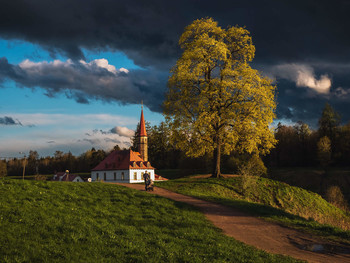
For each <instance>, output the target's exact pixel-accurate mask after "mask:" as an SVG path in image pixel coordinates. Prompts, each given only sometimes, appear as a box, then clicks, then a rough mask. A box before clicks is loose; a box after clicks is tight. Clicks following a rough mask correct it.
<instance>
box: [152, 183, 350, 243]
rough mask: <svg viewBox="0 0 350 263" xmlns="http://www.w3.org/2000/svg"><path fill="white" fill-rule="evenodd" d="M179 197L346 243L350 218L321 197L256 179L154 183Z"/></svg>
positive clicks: (285, 185)
mask: <svg viewBox="0 0 350 263" xmlns="http://www.w3.org/2000/svg"><path fill="white" fill-rule="evenodd" d="M156 184H157V186H159V187H163V188H166V189H169V190H171V191H175V192H178V193H181V194H185V195H189V196H193V197H197V198H201V199H205V200H209V201H213V202H218V203H221V204H224V205H228V206H233V207H235V208H238V209H240V210H242V211H244V212H247V213H250V214H252V215H255V216H259V217H262V218H264V219H266V220H269V221H274V222H277V223H280V224H282V225H286V226H289V227H293V228H297V229H302V230H304V231H308V232H312V233H317V234H319V235H322V236H325V237H328V238H332V239H337V240H339V239H340V240H341V241H345V242H347V240H349V239H350V231H349V230H350V217H349V215H348V214H347V213H346V212H344V211H343V210H341V209H339V208H336V207H334V206H333V205H331V204H330V203H328V202H327V201H325V200H324V199H323V198H322V197H321V196H320V195H318V194H315V193H313V192H310V191H307V190H304V189H302V188H299V187H293V186H290V185H288V184H286V183H281V182H278V181H274V180H270V179H267V178H258V177H249V176H247V177H233V178H226V179H214V178H207V179H206V178H204V179H198V178H183V179H177V180H171V181H166V182H160V183H156Z"/></svg>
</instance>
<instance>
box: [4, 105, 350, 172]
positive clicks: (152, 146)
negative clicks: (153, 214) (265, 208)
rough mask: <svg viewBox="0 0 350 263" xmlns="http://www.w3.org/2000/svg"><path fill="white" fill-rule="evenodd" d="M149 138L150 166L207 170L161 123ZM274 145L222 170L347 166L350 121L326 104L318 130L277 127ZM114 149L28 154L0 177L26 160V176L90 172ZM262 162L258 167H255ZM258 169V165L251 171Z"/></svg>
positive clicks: (233, 155)
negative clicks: (251, 165) (249, 165)
mask: <svg viewBox="0 0 350 263" xmlns="http://www.w3.org/2000/svg"><path fill="white" fill-rule="evenodd" d="M146 129H147V134H148V152H149V159H150V162H151V164H152V165H153V166H154V167H156V168H157V169H182V170H189V171H195V172H210V171H211V169H212V159H213V155H212V154H205V155H204V156H202V157H197V158H192V157H188V156H187V155H186V152H185V151H184V150H180V149H178V148H177V147H176V144H175V143H174V142H173V141H172V140H171V129H170V127H169V125H167V123H165V122H161V123H160V124H159V125H154V126H152V125H150V123H149V122H146ZM137 131H138V129H136V132H135V135H134V137H133V138H132V139H131V140H132V146H131V149H132V150H134V151H137V136H138V134H137ZM275 138H276V140H277V144H276V146H275V148H274V149H272V150H271V152H270V154H267V155H265V156H261V158H262V160H263V162H264V163H263V164H261V163H262V162H261V160H260V159H259V158H260V157H258V159H257V157H256V155H253V154H247V153H243V154H242V153H240V152H238V151H235V150H233V151H231V152H230V154H227V155H223V157H222V160H221V162H222V163H221V165H222V170H223V172H225V173H237V172H238V171H239V169H240V166H242V165H243V164H247V163H248V162H249V161H250V160H253V162H254V164H257V163H258V165H260V167H261V166H264V165H265V166H268V167H297V166H298V167H307V166H322V167H324V168H326V167H330V166H348V165H349V161H350V123H348V124H345V125H341V119H340V115H339V114H338V113H337V112H336V111H335V110H334V109H333V108H332V107H331V106H330V105H329V104H326V105H325V107H324V109H323V112H322V115H321V116H320V119H319V128H318V129H316V130H313V129H311V128H310V127H309V126H308V125H307V124H306V123H302V122H298V123H296V124H295V125H293V126H288V125H283V124H281V123H279V124H278V125H277V127H276V128H275ZM112 150H120V147H119V146H118V145H115V146H114V148H113V149H111V150H110V151H105V150H102V149H97V150H96V149H95V148H92V149H90V150H87V151H86V152H84V153H82V154H81V155H79V156H74V155H73V154H72V153H71V152H68V153H64V152H62V151H56V152H55V153H54V155H53V156H46V157H40V156H39V154H38V152H37V151H35V150H31V151H30V152H29V155H28V156H27V157H26V159H23V158H14V159H11V160H7V161H1V162H0V176H1V175H5V174H7V175H9V176H18V175H21V174H22V172H23V164H24V162H25V166H26V168H25V169H26V172H25V173H26V175H35V174H53V173H55V172H57V171H65V170H69V171H71V172H81V173H83V172H90V171H91V169H92V168H94V167H95V166H96V165H97V164H98V163H99V162H101V161H102V160H103V159H104V158H105V157H106V156H107V155H108V154H109V153H110V152H111V151H112ZM259 162H260V164H259ZM254 169H256V167H255V168H254Z"/></svg>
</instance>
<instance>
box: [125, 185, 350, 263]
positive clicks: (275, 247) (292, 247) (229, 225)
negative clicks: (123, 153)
mask: <svg viewBox="0 0 350 263" xmlns="http://www.w3.org/2000/svg"><path fill="white" fill-rule="evenodd" d="M118 185H123V186H126V187H129V188H132V189H137V190H141V191H145V188H144V186H143V185H141V184H119V183H118ZM150 193H153V194H157V195H160V196H163V197H166V198H169V199H172V200H175V201H179V202H184V203H187V204H190V205H193V206H195V207H198V208H199V209H200V210H201V211H202V212H203V213H204V214H205V216H206V217H207V218H208V219H209V220H210V221H211V222H213V224H214V225H215V226H216V227H218V228H221V229H222V230H223V231H224V233H225V234H226V235H228V236H231V237H233V238H235V239H236V240H239V241H242V242H244V243H246V244H248V245H252V246H255V247H257V248H260V249H263V250H265V251H267V252H270V253H274V254H283V255H288V256H291V257H294V258H297V259H303V260H307V261H309V262H322V263H323V262H324V263H338V262H339V263H345V262H349V263H350V247H349V246H345V245H342V246H340V245H339V244H335V243H331V242H329V241H325V240H322V239H321V238H319V237H313V236H310V235H307V234H304V233H301V232H299V231H296V230H293V229H289V228H286V227H282V226H280V225H277V224H273V223H270V222H267V221H264V220H261V219H258V218H256V217H253V216H249V215H247V214H244V213H242V212H240V211H238V210H235V209H233V208H230V207H226V206H223V205H219V204H215V203H211V202H207V201H203V200H199V199H196V198H193V197H189V196H185V195H181V194H177V193H174V192H171V191H168V190H165V189H162V188H155V190H154V192H150ZM319 249H322V251H321V252H316V251H317V250H319Z"/></svg>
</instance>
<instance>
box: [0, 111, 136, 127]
mask: <svg viewBox="0 0 350 263" xmlns="http://www.w3.org/2000/svg"><path fill="white" fill-rule="evenodd" d="M5 115H6V114H5ZM7 115H8V116H13V118H15V119H18V120H20V121H21V123H22V124H23V125H35V126H42V125H57V126H61V127H69V126H85V125H90V126H91V125H104V126H114V125H115V124H120V125H136V124H137V119H136V118H130V117H124V116H119V115H110V114H76V115H68V114H46V113H33V114H26V113H7ZM113 124H114V125H113Z"/></svg>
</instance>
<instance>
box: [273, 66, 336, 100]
mask: <svg viewBox="0 0 350 263" xmlns="http://www.w3.org/2000/svg"><path fill="white" fill-rule="evenodd" d="M267 74H268V75H269V76H270V77H274V78H283V79H288V80H291V81H293V82H295V84H296V85H297V87H307V88H310V89H312V90H314V91H316V92H317V93H319V94H329V92H330V88H331V86H332V81H331V79H330V78H329V77H328V75H326V74H324V75H321V76H320V78H319V79H317V78H316V76H315V73H314V70H313V68H312V67H311V66H308V65H303V64H282V65H277V66H273V67H271V68H268V69H267Z"/></svg>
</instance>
